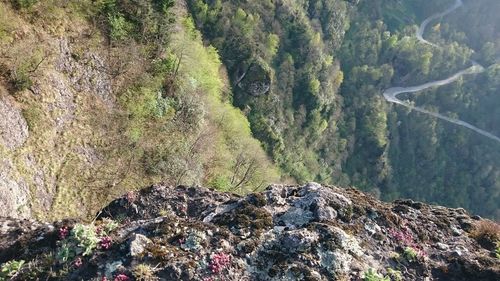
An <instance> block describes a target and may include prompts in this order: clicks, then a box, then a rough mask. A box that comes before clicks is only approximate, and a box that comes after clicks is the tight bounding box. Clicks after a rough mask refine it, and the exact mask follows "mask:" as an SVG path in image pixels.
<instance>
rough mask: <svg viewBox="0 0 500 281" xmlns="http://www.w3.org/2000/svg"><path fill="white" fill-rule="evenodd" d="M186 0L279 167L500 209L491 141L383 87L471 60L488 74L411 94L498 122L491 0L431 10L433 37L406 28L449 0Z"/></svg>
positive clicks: (438, 74) (390, 195)
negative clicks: (387, 96)
mask: <svg viewBox="0 0 500 281" xmlns="http://www.w3.org/2000/svg"><path fill="white" fill-rule="evenodd" d="M188 2H189V3H190V10H191V12H192V14H193V17H194V18H195V21H196V23H197V25H198V27H199V28H200V29H201V30H202V31H203V33H204V34H205V36H206V37H207V39H209V40H210V43H211V44H213V45H214V46H215V47H216V48H217V49H219V50H220V52H221V56H222V59H223V61H224V63H225V64H226V66H227V67H228V71H229V75H230V78H231V81H232V83H233V85H234V86H233V89H234V91H233V103H234V104H235V105H237V106H238V107H240V108H242V110H244V112H245V113H246V114H247V116H248V118H249V120H250V122H251V127H252V131H253V132H254V134H255V136H257V138H259V139H260V140H261V141H262V142H263V143H264V145H265V147H266V149H267V151H268V153H269V154H270V155H271V156H273V158H274V159H275V161H276V162H277V163H278V164H279V165H280V166H281V168H282V170H283V172H284V173H285V174H288V175H289V176H291V177H293V178H294V179H296V180H297V181H299V182H304V181H309V180H316V181H321V182H329V183H336V184H344V185H345V184H352V185H354V186H357V187H359V188H361V189H364V190H371V191H372V192H374V193H375V194H377V195H381V196H382V197H383V198H385V199H395V198H398V197H401V196H402V197H411V198H414V199H417V200H425V201H428V202H435V203H440V204H446V205H450V206H463V207H467V208H469V209H471V210H473V211H475V212H478V213H480V214H485V215H490V216H498V215H499V213H498V210H499V207H500V206H499V203H498V202H500V197H499V196H500V177H499V176H500V170H499V169H500V165H499V161H500V160H499V159H500V158H499V157H498V156H499V155H498V153H499V149H498V143H495V142H494V141H491V140H488V139H485V138H483V137H481V136H479V135H477V134H475V133H474V132H472V131H469V130H467V129H464V128H460V127H457V126H454V125H450V124H447V123H444V122H442V121H439V120H436V119H434V118H432V117H429V116H426V115H423V114H419V113H414V112H410V111H408V110H407V109H405V108H403V107H399V106H390V105H389V104H388V103H387V102H386V101H385V100H384V98H383V96H382V92H383V90H384V89H387V88H389V87H393V86H408V85H418V84H422V83H425V82H428V81H433V80H437V79H443V78H446V77H449V76H451V75H452V74H454V73H455V72H457V71H459V70H462V69H465V68H467V67H468V66H469V65H470V59H475V60H478V61H480V62H481V63H483V64H484V65H485V66H486V67H488V69H487V71H486V72H485V73H483V74H480V75H477V76H469V77H465V78H464V79H460V80H459V81H458V82H456V83H453V84H451V85H448V86H446V87H441V88H438V89H433V90H429V91H426V92H424V93H421V94H419V95H418V96H417V97H413V96H412V97H408V99H410V100H412V101H414V102H415V103H416V104H418V105H422V106H424V107H426V108H428V109H431V110H436V111H439V112H441V113H443V114H445V115H449V116H451V117H459V118H460V119H461V120H466V121H468V122H470V123H472V124H475V125H476V126H478V127H480V128H482V129H484V130H486V131H490V132H492V133H493V134H496V135H499V134H500V132H499V131H498V128H495V126H494V124H498V122H499V121H500V120H496V119H497V118H498V117H499V116H500V114H498V108H499V107H498V106H497V105H498V103H499V102H500V99H499V98H498V83H497V82H498V81H497V80H498V64H495V61H496V59H497V57H498V56H499V47H498V46H499V42H498V38H499V36H498V28H495V27H498V19H497V17H496V16H495V13H494V12H493V11H497V10H498V7H497V6H498V3H496V2H495V1H486V2H487V3H482V2H481V3H479V2H477V1H467V2H466V3H465V6H464V7H461V8H459V9H458V10H457V12H456V13H454V14H453V16H449V17H446V18H441V19H439V20H435V21H433V22H431V24H430V25H429V28H428V29H427V30H426V34H425V35H424V36H425V37H426V38H428V39H429V40H430V41H431V42H435V43H436V44H439V45H440V46H443V47H442V48H436V47H433V46H431V45H426V44H422V43H421V42H419V41H418V40H417V38H416V37H415V30H416V28H417V26H418V25H419V24H420V22H422V21H423V20H424V19H425V18H427V17H428V16H430V15H432V14H434V13H436V12H437V11H443V10H445V9H447V8H448V7H450V6H451V5H452V4H453V3H454V1H452V0H443V1H419V0H404V1H368V0H361V1H341V0H335V1H321V0H303V1H272V2H271V1H252V2H247V1H236V0H232V1H231V0H226V1H221V0H217V1H206V0H190V1H188ZM476 2H477V3H476ZM471 12H472V13H471ZM478 14H481V15H483V14H486V16H481V17H478V16H477V15H478ZM476 30H479V31H477V32H476ZM478 42H482V43H478ZM257 85H266V86H268V87H267V88H265V90H264V91H256V89H261V88H259V87H257ZM252 86H253V87H252Z"/></svg>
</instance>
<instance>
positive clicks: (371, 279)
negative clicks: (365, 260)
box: [363, 268, 391, 281]
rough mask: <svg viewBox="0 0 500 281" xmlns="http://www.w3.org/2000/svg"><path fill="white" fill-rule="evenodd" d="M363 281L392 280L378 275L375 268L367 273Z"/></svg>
mask: <svg viewBox="0 0 500 281" xmlns="http://www.w3.org/2000/svg"><path fill="white" fill-rule="evenodd" d="M363 281H391V279H390V278H389V277H387V276H383V275H380V274H378V273H377V272H376V271H375V270H374V269H373V268H370V269H368V271H367V272H365V277H364V278H363Z"/></svg>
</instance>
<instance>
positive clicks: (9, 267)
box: [0, 260, 24, 280]
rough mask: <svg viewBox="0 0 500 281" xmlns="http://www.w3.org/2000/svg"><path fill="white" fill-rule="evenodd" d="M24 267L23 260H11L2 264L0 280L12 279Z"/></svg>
mask: <svg viewBox="0 0 500 281" xmlns="http://www.w3.org/2000/svg"><path fill="white" fill-rule="evenodd" d="M23 265H24V261H23V260H19V261H16V260H12V261H8V262H6V263H4V264H2V267H1V270H0V280H7V279H9V278H11V277H14V276H15V275H16V274H17V273H18V272H19V270H21V268H22V267H23Z"/></svg>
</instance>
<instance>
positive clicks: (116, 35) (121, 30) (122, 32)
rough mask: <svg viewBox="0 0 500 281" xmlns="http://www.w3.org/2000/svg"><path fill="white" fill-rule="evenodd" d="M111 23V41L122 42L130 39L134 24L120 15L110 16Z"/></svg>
mask: <svg viewBox="0 0 500 281" xmlns="http://www.w3.org/2000/svg"><path fill="white" fill-rule="evenodd" d="M108 22H109V28H110V32H109V36H110V37H111V40H115V41H120V40H124V39H126V38H128V36H129V34H130V32H131V31H132V29H133V27H134V26H133V25H132V23H130V22H128V21H127V20H126V19H125V17H124V16H123V15H122V14H120V13H118V14H113V15H109V16H108Z"/></svg>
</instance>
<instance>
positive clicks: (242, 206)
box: [0, 183, 500, 281]
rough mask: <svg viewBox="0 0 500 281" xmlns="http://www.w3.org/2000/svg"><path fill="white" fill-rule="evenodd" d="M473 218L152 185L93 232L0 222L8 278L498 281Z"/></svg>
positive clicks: (346, 199) (319, 194) (332, 196)
mask: <svg viewBox="0 0 500 281" xmlns="http://www.w3.org/2000/svg"><path fill="white" fill-rule="evenodd" d="M110 219H112V220H114V221H116V222H118V223H119V226H118V227H117V228H116V229H115V223H113V222H112V221H110ZM481 221H482V219H481V218H478V217H471V216H470V215H469V214H467V212H465V211H464V210H462V209H448V208H443V207H437V206H429V205H426V204H422V203H419V202H413V201H411V200H400V201H397V202H394V203H382V202H380V201H377V200H375V199H374V198H372V197H370V196H368V195H365V194H363V193H361V192H359V191H356V190H354V189H341V188H337V187H327V186H321V185H319V184H317V183H309V184H307V185H305V186H284V185H273V186H270V187H269V188H268V189H267V190H265V191H264V192H262V193H256V194H250V195H248V196H246V197H240V196H236V195H232V194H227V193H220V192H216V191H213V190H209V189H205V188H194V187H184V186H179V187H175V188H174V187H168V186H163V185H155V186H153V187H150V188H147V189H144V190H142V191H140V192H134V193H132V192H131V193H128V194H126V195H124V196H123V197H122V198H119V199H117V200H115V201H113V202H111V203H110V204H109V206H108V207H106V208H104V209H103V210H102V212H100V215H99V216H98V218H97V220H96V221H95V222H94V224H95V227H93V228H88V229H95V233H85V234H81V233H75V232H74V231H72V230H71V229H72V228H73V222H69V221H67V222H58V223H55V224H42V223H38V222H35V221H18V220H14V219H7V220H0V226H1V228H0V253H1V254H0V263H4V262H7V261H12V260H24V261H25V262H26V264H27V265H30V266H24V267H22V268H21V269H20V270H19V272H18V273H17V275H16V277H15V278H14V280H31V279H37V278H39V279H41V280H45V279H47V278H48V279H51V280H103V278H106V279H107V280H113V279H115V278H126V277H127V278H130V279H132V280H134V278H135V279H139V278H140V274H149V275H151V276H154V277H155V278H158V280H204V281H205V280H318V281H322V280H325V281H326V280H361V279H362V278H363V277H364V276H365V274H367V273H368V272H375V273H377V274H379V275H380V276H382V275H384V276H386V277H387V278H391V280H464V281H465V280H500V268H499V264H500V263H499V260H498V259H497V258H496V257H495V255H494V254H493V252H492V250H491V249H488V248H487V247H484V246H481V244H480V243H478V242H477V241H476V240H475V239H473V238H471V233H473V232H474V231H475V229H477V225H478V223H480V222H481ZM110 225H113V227H110ZM85 235H87V236H89V237H93V239H85ZM95 237H97V240H95ZM74 241H79V242H78V243H80V244H78V243H75V242H74ZM86 241H99V243H97V245H91V246H92V247H93V248H92V251H91V254H90V255H83V254H82V251H81V250H80V251H79V250H78V249H79V248H80V247H84V246H85V245H86V243H87V242H86ZM110 243H111V244H110ZM71 245H73V246H71ZM75 245H79V246H75ZM82 245H83V246H82ZM72 247H73V248H75V247H76V248H77V249H76V250H75V249H73V248H72ZM139 269H140V270H139ZM120 276H121V277H120ZM116 280H118V279H116ZM120 280H121V279H120Z"/></svg>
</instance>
